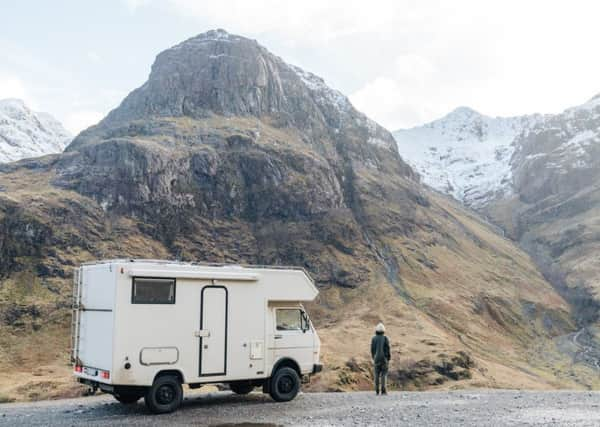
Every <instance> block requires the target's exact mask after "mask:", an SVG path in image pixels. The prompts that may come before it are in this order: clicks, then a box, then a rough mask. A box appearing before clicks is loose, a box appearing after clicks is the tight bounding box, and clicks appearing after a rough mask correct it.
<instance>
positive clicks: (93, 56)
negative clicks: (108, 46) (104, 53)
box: [86, 50, 102, 64]
mask: <svg viewBox="0 0 600 427" xmlns="http://www.w3.org/2000/svg"><path fill="white" fill-rule="evenodd" d="M86 56H87V59H89V60H90V61H91V62H93V63H94V64H99V63H101V62H102V57H101V56H100V55H99V54H98V52H95V51H93V50H90V51H88V52H87V54H86Z"/></svg>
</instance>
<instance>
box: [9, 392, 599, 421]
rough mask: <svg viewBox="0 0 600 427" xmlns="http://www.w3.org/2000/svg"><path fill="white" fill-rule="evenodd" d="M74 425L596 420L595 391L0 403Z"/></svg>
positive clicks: (21, 415)
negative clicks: (165, 404)
mask: <svg viewBox="0 0 600 427" xmlns="http://www.w3.org/2000/svg"><path fill="white" fill-rule="evenodd" d="M17 425H35V426H47V425H57V426H72V425H86V426H87V425H93V426H109V425H110V426H112V425H134V426H154V425H156V426H158V425H190V426H191V425H193V426H232V425H233V426H240V427H242V426H245V427H251V426H256V427H258V426H274V425H275V426H277V425H310V426H326V425H327V426H330V425H335V426H338V425H340V426H341V425H343V426H348V425H374V426H375V425H388V426H389V425H407V426H408V425H427V426H432V425H439V426H448V425H455V426H459V425H460V426H464V425H473V426H474V425H477V426H498V425H561V426H562V425H564V426H567V425H568V426H573V425H576V426H597V425H600V393H599V392H519V391H480V390H474V391H460V392H423V393H406V392H397V393H391V394H390V395H388V396H385V397H375V396H374V395H373V394H372V393H366V392H361V393H307V394H302V395H300V396H298V397H297V398H296V400H294V401H293V402H290V403H275V402H273V401H272V400H270V399H269V398H268V397H267V396H264V395H262V394H260V393H252V394H251V395H249V396H237V395H234V394H232V393H229V392H218V393H208V394H193V395H189V396H188V397H187V399H186V400H185V402H184V405H183V406H182V408H180V410H179V411H178V412H176V413H173V414H168V415H161V416H155V415H151V414H149V413H148V411H147V410H146V408H145V406H144V405H143V401H140V402H139V403H138V404H137V405H132V406H123V405H121V404H119V403H117V402H116V401H114V400H113V398H112V397H111V396H106V395H103V396H97V397H90V398H81V399H71V400H61V401H46V402H37V403H11V404H4V405H0V426H17Z"/></svg>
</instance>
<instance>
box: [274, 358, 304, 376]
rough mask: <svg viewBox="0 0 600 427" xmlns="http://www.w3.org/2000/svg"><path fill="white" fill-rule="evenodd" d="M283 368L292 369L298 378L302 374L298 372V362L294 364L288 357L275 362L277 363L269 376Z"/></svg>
mask: <svg viewBox="0 0 600 427" xmlns="http://www.w3.org/2000/svg"><path fill="white" fill-rule="evenodd" d="M283 367H288V368H292V369H293V370H294V371H296V373H297V374H298V376H299V377H302V373H301V372H300V365H299V364H298V362H296V361H295V360H294V359H292V358H290V357H284V358H282V359H279V360H278V361H277V363H275V366H273V370H272V371H271V376H273V375H275V372H277V370H278V369H279V368H283Z"/></svg>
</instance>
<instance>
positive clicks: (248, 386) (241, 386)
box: [229, 381, 254, 394]
mask: <svg viewBox="0 0 600 427" xmlns="http://www.w3.org/2000/svg"><path fill="white" fill-rule="evenodd" d="M229 388H230V389H231V391H233V392H234V393H235V394H248V393H250V392H251V391H252V390H254V384H252V383H251V382H244V381H240V382H235V383H229Z"/></svg>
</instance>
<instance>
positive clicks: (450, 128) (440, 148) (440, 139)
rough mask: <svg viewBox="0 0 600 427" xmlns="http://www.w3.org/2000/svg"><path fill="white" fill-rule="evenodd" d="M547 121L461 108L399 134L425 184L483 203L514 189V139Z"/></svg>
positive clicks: (405, 155) (471, 203) (402, 150)
mask: <svg viewBox="0 0 600 427" xmlns="http://www.w3.org/2000/svg"><path fill="white" fill-rule="evenodd" d="M542 119H543V117H542V116H540V115H531V116H518V117H488V116H485V115H483V114H480V113H478V112H477V111H475V110H472V109H471V108H468V107H459V108H457V109H455V110H454V111H452V112H450V113H449V114H448V115H446V116H444V117H442V118H441V119H438V120H435V121H433V122H431V123H427V124H425V125H423V126H418V127H414V128H411V129H401V130H397V131H396V132H394V137H395V138H396V141H397V143H398V150H399V152H400V155H401V156H402V157H403V158H404V159H405V160H406V161H407V162H408V163H409V164H411V166H413V168H414V169H416V171H417V172H418V173H419V174H420V175H421V177H422V179H423V182H424V183H425V184H427V185H429V186H431V187H433V188H435V189H437V190H439V191H442V192H444V193H447V194H450V195H452V196H453V197H454V198H456V199H458V200H459V201H461V202H463V203H465V204H467V205H469V206H473V207H478V206H480V205H482V204H484V203H485V202H486V200H488V199H490V198H496V197H499V196H502V195H505V194H511V193H512V170H511V164H510V159H511V157H512V156H513V154H514V152H515V146H514V144H513V142H514V140H515V138H516V137H517V136H519V135H520V134H522V133H523V132H527V131H528V130H529V129H531V128H532V127H534V126H535V125H536V124H537V123H539V122H540V121H541V120H542Z"/></svg>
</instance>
